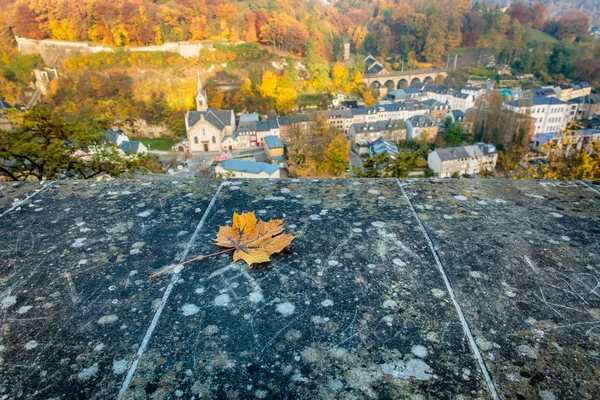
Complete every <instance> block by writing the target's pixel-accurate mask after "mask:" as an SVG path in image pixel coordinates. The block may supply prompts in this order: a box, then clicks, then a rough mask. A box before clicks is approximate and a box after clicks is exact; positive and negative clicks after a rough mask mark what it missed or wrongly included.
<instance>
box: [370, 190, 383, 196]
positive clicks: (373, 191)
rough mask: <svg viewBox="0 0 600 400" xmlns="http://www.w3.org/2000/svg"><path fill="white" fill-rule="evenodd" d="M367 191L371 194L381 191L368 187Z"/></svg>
mask: <svg viewBox="0 0 600 400" xmlns="http://www.w3.org/2000/svg"><path fill="white" fill-rule="evenodd" d="M369 193H371V194H377V195H378V194H380V193H381V192H380V191H379V190H375V189H369Z"/></svg>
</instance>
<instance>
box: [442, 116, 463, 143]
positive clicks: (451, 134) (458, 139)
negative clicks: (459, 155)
mask: <svg viewBox="0 0 600 400" xmlns="http://www.w3.org/2000/svg"><path fill="white" fill-rule="evenodd" d="M444 125H445V126H446V134H445V135H444V140H445V142H446V146H448V147H456V146H460V145H461V144H462V142H463V141H464V140H465V130H464V128H463V126H462V124H460V123H456V122H452V120H451V119H450V118H447V119H446V121H445V123H444Z"/></svg>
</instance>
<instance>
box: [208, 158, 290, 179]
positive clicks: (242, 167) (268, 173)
mask: <svg viewBox="0 0 600 400" xmlns="http://www.w3.org/2000/svg"><path fill="white" fill-rule="evenodd" d="M215 172H216V173H217V174H230V175H231V176H232V177H234V178H279V177H280V169H279V165H277V164H268V163H264V162H255V161H244V160H235V159H229V160H225V161H223V162H222V163H220V164H218V165H217V166H216V167H215Z"/></svg>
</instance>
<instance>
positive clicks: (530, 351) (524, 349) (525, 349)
mask: <svg viewBox="0 0 600 400" xmlns="http://www.w3.org/2000/svg"><path fill="white" fill-rule="evenodd" d="M517 351H518V352H519V354H522V355H524V356H526V357H529V358H532V359H536V358H538V356H539V353H538V351H537V350H536V349H534V348H533V347H531V346H528V345H526V344H522V345H520V346H517Z"/></svg>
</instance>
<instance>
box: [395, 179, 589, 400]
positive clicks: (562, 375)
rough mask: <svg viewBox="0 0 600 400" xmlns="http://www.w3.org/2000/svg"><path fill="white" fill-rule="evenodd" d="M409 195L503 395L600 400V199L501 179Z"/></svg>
mask: <svg viewBox="0 0 600 400" xmlns="http://www.w3.org/2000/svg"><path fill="white" fill-rule="evenodd" d="M590 185H592V186H594V185H593V184H590ZM407 191H408V194H409V197H410V198H411V201H412V202H413V203H414V204H415V207H416V208H417V210H418V213H419V217H420V218H421V219H422V220H423V223H424V225H425V227H426V228H427V230H428V232H429V233H430V235H431V237H432V239H433V241H434V243H435V244H436V245H437V248H438V253H439V255H440V257H441V260H442V263H443V264H444V267H445V268H446V272H447V273H448V275H449V278H450V280H451V282H452V285H453V287H454V289H455V291H456V294H457V297H458V300H459V302H460V304H461V305H462V307H463V310H464V312H465V314H466V316H467V319H468V320H469V323H470V325H471V328H472V331H473V335H474V336H475V338H476V340H477V343H478V346H479V349H480V350H481V351H482V353H483V355H484V358H485V361H486V365H487V368H488V369H489V371H490V372H491V374H492V378H493V380H494V382H495V384H496V386H497V388H498V391H499V393H500V395H501V397H503V398H510V399H516V398H527V399H530V398H538V397H541V398H543V399H551V398H556V399H586V398H587V399H592V398H600V382H599V379H600V355H599V353H598V352H599V348H600V347H599V345H600V194H599V193H595V192H594V191H592V190H590V189H588V188H586V187H584V186H583V185H582V184H580V183H577V182H567V183H551V182H536V181H533V182H532V181H501V180H495V181H489V180H488V181H471V180H460V181H458V180H453V181H451V182H448V181H443V182H441V181H440V182H435V181H418V182H413V183H410V184H409V186H408V188H407Z"/></svg>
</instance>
